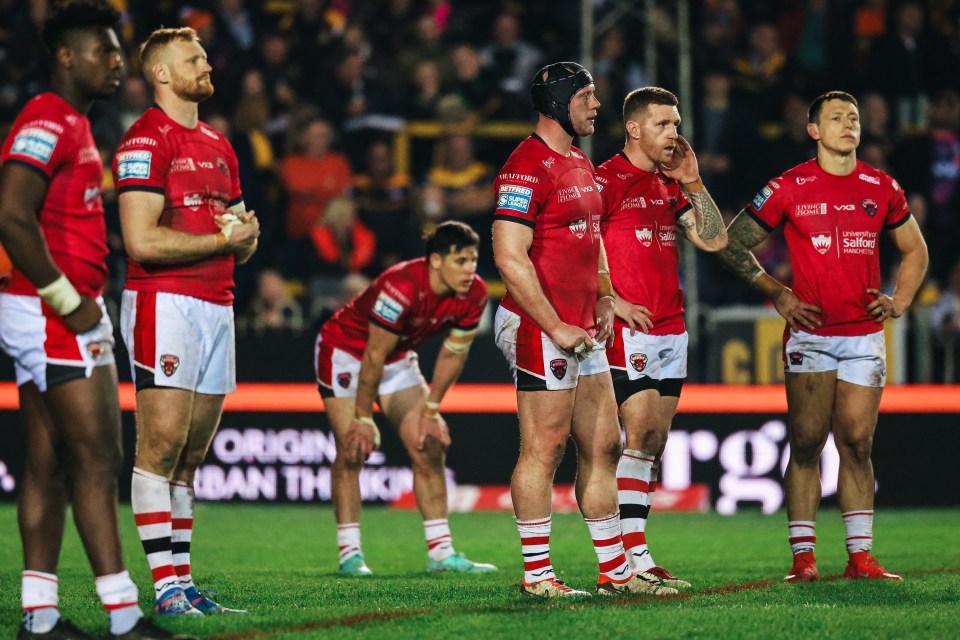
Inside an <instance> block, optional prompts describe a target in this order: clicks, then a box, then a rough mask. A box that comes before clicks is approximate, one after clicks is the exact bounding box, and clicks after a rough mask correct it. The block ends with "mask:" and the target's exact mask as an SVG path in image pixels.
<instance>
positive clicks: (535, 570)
mask: <svg viewBox="0 0 960 640" xmlns="http://www.w3.org/2000/svg"><path fill="white" fill-rule="evenodd" d="M550 525H551V519H550V518H541V519H539V520H517V531H519V532H520V553H521V554H523V581H524V582H526V583H527V584H533V583H534V582H540V581H542V580H550V579H554V578H556V577H557V574H556V573H554V572H553V565H552V564H551V563H550Z"/></svg>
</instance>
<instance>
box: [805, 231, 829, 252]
mask: <svg viewBox="0 0 960 640" xmlns="http://www.w3.org/2000/svg"><path fill="white" fill-rule="evenodd" d="M810 241H811V242H813V248H814V249H816V250H817V251H819V252H820V253H821V254H824V253H826V252H827V251H829V250H830V245H831V244H833V236H831V235H830V234H829V233H811V234H810Z"/></svg>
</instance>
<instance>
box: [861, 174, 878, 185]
mask: <svg viewBox="0 0 960 640" xmlns="http://www.w3.org/2000/svg"><path fill="white" fill-rule="evenodd" d="M857 177H858V178H860V179H861V180H863V181H864V182H869V183H870V184H880V178H874V177H873V176H868V175H867V174H865V173H861V174H860V175H858V176H857Z"/></svg>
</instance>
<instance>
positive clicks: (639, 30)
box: [0, 0, 960, 379]
mask: <svg viewBox="0 0 960 640" xmlns="http://www.w3.org/2000/svg"><path fill="white" fill-rule="evenodd" d="M113 4H114V5H116V6H117V8H118V9H120V10H121V11H122V12H123V16H124V22H123V27H122V30H121V34H120V35H121V37H122V39H123V41H124V44H125V46H126V49H127V54H128V74H127V77H126V79H125V81H124V83H123V85H122V87H121V89H120V91H119V95H118V96H117V97H116V98H115V99H114V100H112V101H108V102H104V103H99V104H98V105H96V106H95V108H94V110H93V111H92V113H91V120H92V122H93V126H94V133H95V137H96V139H97V142H98V145H99V146H100V148H101V153H102V155H103V159H104V164H105V166H109V163H110V159H111V157H112V154H113V150H114V148H115V146H116V144H117V142H118V141H119V139H120V137H121V135H122V134H123V132H124V131H125V130H126V128H127V127H128V126H129V125H130V124H131V123H132V122H133V121H134V120H135V119H136V118H138V117H139V116H140V114H141V113H142V112H143V111H144V110H145V109H146V108H148V107H149V106H150V104H151V97H150V92H149V90H148V87H147V86H146V84H145V82H144V80H143V78H142V76H141V75H140V74H139V68H138V63H137V56H136V47H137V44H138V43H139V42H141V41H142V40H143V39H144V38H145V37H146V35H147V34H149V32H150V31H152V30H153V29H155V28H157V27H158V26H161V25H163V26H177V25H186V26H190V27H193V28H194V29H196V30H197V32H198V33H199V35H200V37H201V39H202V43H203V45H204V47H205V48H206V51H207V54H208V56H209V60H210V63H211V64H212V66H213V69H214V70H213V82H214V84H215V86H216V94H215V96H214V97H213V98H211V99H210V100H208V101H206V102H204V103H202V104H201V117H202V119H204V120H205V121H206V122H208V123H209V124H211V125H212V126H214V127H215V128H217V129H218V130H220V131H222V132H223V133H224V134H225V135H227V136H228V137H229V138H230V140H231V141H232V143H233V145H234V147H235V149H236V151H237V155H238V158H239V161H240V172H241V181H242V184H243V189H244V197H245V201H246V203H247V206H248V208H250V209H254V210H255V211H256V213H257V215H258V217H259V219H260V224H261V229H262V236H261V239H260V250H259V251H258V253H257V254H256V256H255V257H254V259H253V260H252V261H251V262H250V263H249V264H247V265H244V266H242V267H240V268H238V270H237V291H236V294H237V301H236V311H237V318H238V327H239V329H240V331H241V332H247V333H248V334H260V333H276V332H294V333H295V332H312V331H314V330H315V329H316V327H317V326H318V325H319V323H320V322H322V321H323V320H324V319H325V318H326V317H328V316H329V314H330V313H331V312H332V311H333V310H335V309H336V308H337V307H338V306H340V305H341V304H342V303H343V302H344V301H345V300H346V299H349V298H350V297H352V296H353V295H354V294H356V293H357V292H359V291H360V290H362V289H363V287H365V286H366V284H367V283H368V282H369V280H368V279H369V278H371V277H374V276H376V275H377V274H378V273H379V272H380V271H382V270H383V269H384V268H386V267H388V266H390V265H391V264H394V263H395V262H397V261H400V260H404V259H407V258H411V257H416V256H419V255H422V244H421V241H420V237H421V235H422V233H423V231H424V229H425V228H429V227H430V226H431V225H435V224H436V223H438V222H440V221H443V220H447V219H457V220H462V221H464V222H467V223H469V224H470V225H472V226H473V227H474V228H475V229H476V230H477V231H478V232H479V234H480V236H481V238H482V239H483V244H482V246H481V265H480V274H481V275H482V276H483V277H484V278H485V279H487V280H488V281H489V283H490V285H491V291H492V292H493V293H494V294H495V295H496V294H497V293H498V292H502V286H500V285H499V283H498V281H497V273H496V269H495V268H494V266H493V256H492V250H491V243H490V228H491V224H492V214H493V207H494V198H493V193H492V190H491V184H492V181H493V178H494V176H495V174H496V171H497V170H498V169H499V167H500V166H501V165H502V163H503V162H504V161H505V160H506V157H507V155H508V154H509V153H510V151H511V150H512V149H513V147H514V146H515V145H516V144H517V142H518V141H519V140H520V139H522V138H523V137H525V136H526V135H528V133H529V132H530V131H531V129H532V125H531V123H532V122H534V112H533V109H532V106H531V103H530V98H529V85H530V82H531V80H532V78H533V75H534V73H535V71H536V70H537V69H538V68H539V67H540V66H542V65H543V64H544V63H546V62H551V61H556V60H561V59H572V60H578V59H580V16H581V0H550V1H549V2H547V1H528V2H520V1H517V0H489V1H483V2H480V1H479V0H476V1H467V0H356V1H350V0H247V1H244V0H206V1H203V0H197V1H195V2H191V3H189V4H187V3H185V2H172V1H169V0H150V1H139V0H115V1H114V2H113ZM592 4H593V14H594V23H595V25H596V27H597V28H596V29H595V30H594V36H593V37H594V40H593V56H594V59H593V64H592V68H591V71H592V72H593V75H594V78H595V81H596V86H597V92H598V97H599V99H600V100H601V102H602V103H603V106H602V107H601V113H600V117H599V119H598V122H597V134H596V135H595V136H594V138H593V140H592V159H593V161H594V162H595V163H597V164H599V163H600V162H603V161H604V160H606V159H607V158H609V157H610V156H611V155H612V154H614V153H616V152H617V151H618V150H619V149H620V148H621V146H622V140H623V135H622V124H621V115H620V110H621V105H622V100H623V97H624V95H625V94H626V93H627V92H628V91H629V90H631V89H633V88H635V87H638V86H643V85H645V84H648V83H650V79H651V78H655V79H656V84H658V85H660V86H663V87H666V88H668V89H671V90H673V91H675V92H676V91H677V87H678V83H679V81H680V78H679V74H680V70H679V69H680V65H678V56H677V48H678V46H679V44H678V43H679V37H678V35H679V27H678V23H677V15H676V7H675V3H674V2H672V1H669V0H661V1H659V2H655V3H652V5H651V6H653V8H654V10H653V11H652V12H650V11H643V10H640V8H639V7H641V6H642V5H643V3H641V2H639V1H638V2H629V1H620V2H618V1H615V0H593V3H592ZM689 7H690V10H691V20H690V39H691V43H692V62H693V64H692V78H690V80H691V85H692V89H693V98H694V99H693V101H692V103H681V105H680V112H681V115H682V116H683V118H684V120H685V121H686V122H692V123H693V125H694V127H693V131H694V133H695V135H693V136H691V138H692V139H691V142H692V144H693V147H694V149H695V151H696V152H697V156H698V159H699V161H700V167H701V171H702V174H703V178H704V182H705V183H706V185H707V186H708V188H709V189H710V191H711V193H712V194H713V195H714V197H715V199H716V201H717V203H718V204H719V205H720V207H721V209H722V210H723V211H724V212H725V215H726V216H728V221H729V219H730V218H732V216H733V215H735V214H736V213H737V212H738V211H739V210H740V209H741V208H742V207H743V206H744V205H745V204H746V203H747V202H749V200H750V199H751V198H752V197H753V195H754V194H755V193H756V192H757V191H758V190H759V189H760V187H762V186H763V185H764V183H765V182H766V181H767V180H768V179H769V178H771V177H773V176H775V175H778V174H780V173H781V172H783V171H785V170H786V169H788V168H790V167H792V166H794V165H796V164H799V163H800V162H803V161H805V160H807V159H809V158H811V157H813V156H814V154H815V146H814V144H813V143H812V141H811V140H810V139H809V137H808V136H807V133H806V108H807V105H808V104H809V102H810V100H811V99H812V98H813V97H815V96H816V95H818V94H819V93H822V92H823V91H825V90H829V89H842V90H846V91H850V92H852V93H854V95H856V96H857V98H858V99H859V102H860V110H861V117H862V123H863V139H862V143H861V146H860V150H859V157H860V158H861V159H862V160H864V161H866V162H868V163H870V164H872V165H874V166H876V167H878V168H880V169H883V170H884V171H887V172H888V173H890V174H891V175H893V176H894V177H895V178H896V179H897V180H898V181H899V182H900V184H901V185H902V186H903V188H904V190H905V191H906V193H907V195H908V199H909V204H910V207H911V210H912V211H913V214H914V215H915V216H916V217H917V219H918V221H919V222H920V224H921V227H922V228H923V230H924V234H925V237H926V239H927V242H928V244H929V246H930V255H931V268H930V273H929V277H928V283H927V284H926V286H925V287H924V289H923V290H922V292H921V294H920V295H919V299H918V301H917V308H918V309H922V310H923V313H924V314H925V315H924V322H925V323H926V325H925V326H928V327H929V330H930V332H931V335H932V336H933V338H932V339H933V340H935V344H936V345H938V347H943V348H942V349H939V348H938V349H937V351H936V353H937V354H939V355H937V361H936V363H935V369H936V371H935V373H934V377H935V378H938V379H944V378H947V379H949V378H951V377H955V376H954V372H953V371H952V368H953V362H954V358H953V357H952V356H951V357H948V358H944V356H943V354H944V353H954V352H955V351H956V345H957V336H958V334H960V259H958V256H960V252H958V250H957V247H958V246H960V93H958V89H960V0H926V1H925V2H918V1H912V0H900V1H898V0H702V1H693V2H690V3H689ZM648 8H649V7H648ZM47 10H48V2H46V1H45V0H0V137H2V136H3V135H5V134H6V132H7V130H8V128H9V125H10V124H11V123H12V121H13V119H14V118H15V117H16V115H17V113H18V111H19V110H20V109H21V107H22V106H23V105H24V103H25V102H26V101H27V100H28V99H29V98H30V97H31V96H33V95H35V94H36V93H38V92H40V91H42V90H43V89H44V82H45V78H46V75H47V74H46V70H45V68H44V65H45V56H44V54H43V52H42V51H41V50H40V47H41V44H40V40H39V39H38V38H37V35H36V33H37V25H38V24H40V23H41V22H42V20H43V18H44V16H45V15H46V12H47ZM647 34H652V35H653V38H654V39H655V46H656V52H657V55H656V68H655V69H648V68H646V67H645V62H644V61H645V60H646V59H649V58H645V56H644V46H645V45H646V44H647V43H646V42H645V38H646V37H647ZM683 130H684V129H683V127H682V126H681V132H683ZM111 182H112V181H111V178H110V176H109V171H108V172H107V181H106V184H105V185H104V194H105V197H104V200H105V203H107V207H108V221H109V225H110V228H111V237H110V246H111V248H112V250H113V255H112V256H111V267H112V273H113V279H112V281H111V285H110V293H111V295H113V296H117V295H119V293H118V292H119V290H120V288H121V287H122V283H123V277H124V271H125V258H124V255H123V246H122V241H121V239H120V236H119V221H118V219H117V212H116V207H115V196H113V195H112V194H113V191H112V184H111ZM895 253H896V252H891V251H890V250H884V249H883V248H881V260H882V261H883V268H884V274H885V277H886V280H887V281H886V283H885V287H886V289H887V290H890V289H892V286H893V281H892V279H893V277H894V276H895V268H896V265H895V264H893V263H891V262H890V260H891V256H892V255H894V254H895ZM758 257H759V258H760V260H761V262H762V263H763V264H764V266H765V267H766V268H767V270H769V271H770V272H772V273H774V274H775V275H776V276H777V277H778V278H780V279H782V280H784V281H787V282H789V280H790V278H791V275H790V265H789V264H788V262H787V256H786V248H785V246H784V244H783V240H782V236H778V235H774V236H772V237H771V239H770V240H769V241H768V242H766V243H765V244H764V245H763V246H762V247H760V248H759V250H758ZM697 260H698V261H699V268H698V270H697V271H698V286H697V289H696V290H697V292H698V293H697V297H698V303H699V305H700V308H701V313H703V312H704V310H707V311H709V310H710V309H717V308H724V307H727V306H730V305H738V304H754V305H761V304H763V302H764V301H763V300H762V299H760V297H759V296H758V295H757V294H755V293H753V292H752V291H751V290H750V289H748V288H747V287H745V286H744V285H742V284H740V283H739V282H738V281H737V280H735V278H733V277H732V276H729V275H728V274H727V273H726V272H725V271H723V269H721V268H720V267H719V263H718V262H716V260H715V258H713V257H712V256H706V255H704V256H698V258H697ZM688 322H689V320H688Z"/></svg>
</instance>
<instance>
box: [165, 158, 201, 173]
mask: <svg viewBox="0 0 960 640" xmlns="http://www.w3.org/2000/svg"><path fill="white" fill-rule="evenodd" d="M196 170H197V165H195V164H194V163H193V158H174V159H173V162H171V163H170V173H179V172H181V171H196Z"/></svg>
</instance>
